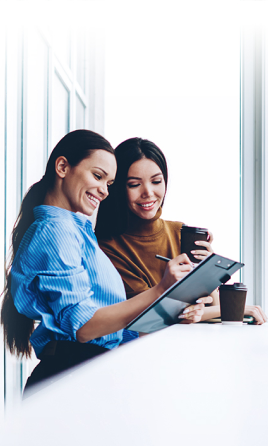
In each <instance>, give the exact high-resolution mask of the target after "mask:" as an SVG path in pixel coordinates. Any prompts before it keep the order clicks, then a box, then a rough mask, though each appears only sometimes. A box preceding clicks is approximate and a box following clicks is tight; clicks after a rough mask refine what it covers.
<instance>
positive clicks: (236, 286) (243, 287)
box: [219, 282, 247, 291]
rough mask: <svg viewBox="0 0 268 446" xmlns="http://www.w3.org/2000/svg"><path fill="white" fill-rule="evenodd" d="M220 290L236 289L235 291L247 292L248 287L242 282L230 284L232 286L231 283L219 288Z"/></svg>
mask: <svg viewBox="0 0 268 446" xmlns="http://www.w3.org/2000/svg"><path fill="white" fill-rule="evenodd" d="M219 289H228V290H231V289H234V290H241V291H247V287H246V285H244V284H243V283H241V282H235V283H230V284H229V283H225V284H222V285H221V286H220V287H219Z"/></svg>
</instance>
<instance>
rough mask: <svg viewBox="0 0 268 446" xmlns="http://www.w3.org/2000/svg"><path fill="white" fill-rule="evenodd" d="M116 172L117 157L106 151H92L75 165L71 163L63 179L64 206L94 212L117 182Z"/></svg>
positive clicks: (75, 210) (69, 208)
mask: <svg viewBox="0 0 268 446" xmlns="http://www.w3.org/2000/svg"><path fill="white" fill-rule="evenodd" d="M115 174H116V160H115V157H114V155H113V154H112V153H109V152H107V151H106V150H96V151H94V152H92V154H91V155H90V156H89V157H88V158H85V159H84V160H82V161H80V163H79V164H78V165H77V166H75V167H71V166H70V165H69V164H68V163H67V167H66V172H65V174H64V177H63V181H62V194H61V198H62V200H63V201H64V203H63V207H64V208H65V209H68V210H70V211H72V212H81V213H83V214H85V215H89V216H90V215H92V214H93V212H94V210H95V209H96V208H97V206H98V205H99V203H100V202H101V201H102V200H104V199H105V198H106V197H107V195H108V186H109V185H111V184H112V183H113V181H114V178H115ZM61 207H62V206H61Z"/></svg>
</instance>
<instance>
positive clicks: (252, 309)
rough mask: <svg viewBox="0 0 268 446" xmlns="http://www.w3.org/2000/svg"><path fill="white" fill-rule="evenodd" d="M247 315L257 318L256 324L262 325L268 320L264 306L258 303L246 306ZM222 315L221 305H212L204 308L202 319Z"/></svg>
mask: <svg viewBox="0 0 268 446" xmlns="http://www.w3.org/2000/svg"><path fill="white" fill-rule="evenodd" d="M244 314H245V316H252V317H254V319H255V324H257V325H261V324H264V323H265V322H267V316H266V314H265V313H264V312H263V310H262V308H261V307H259V306H258V305H246V306H245V313H244ZM219 317H221V309H220V305H215V306H210V307H205V308H204V313H203V316H202V317H201V321H206V320H208V319H215V318H219Z"/></svg>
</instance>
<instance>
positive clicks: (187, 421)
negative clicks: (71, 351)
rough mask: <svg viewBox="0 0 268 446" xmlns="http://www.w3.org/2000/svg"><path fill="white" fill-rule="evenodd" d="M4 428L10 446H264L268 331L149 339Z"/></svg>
mask: <svg viewBox="0 0 268 446" xmlns="http://www.w3.org/2000/svg"><path fill="white" fill-rule="evenodd" d="M5 424H6V426H5V429H4V431H3V430H2V432H1V434H0V438H1V445H3V446H15V445H23V446H24V445H26V444H27V446H31V445H35V446H36V445H38V446H43V445H46V446H54V445H60V446H61V445H66V446H67V445H82V444H83V445H84V444H87V445H92V446H99V445H100V446H106V445H107V446H113V445H115V446H123V445H124V446H158V445H167V446H169V445H174V444H175V445H177V444H178V445H182V446H188V445H217V446H221V445H225V446H226V445H228V446H233V445H234V446H240V445H241V446H242V445H243V446H247V445H250V446H255V445H257V446H260V445H267V444H268V324H265V325H263V326H250V325H243V326H241V327H235V326H223V325H221V324H215V325H210V324H195V325H174V326H172V327H170V328H167V329H165V330H162V331H160V332H157V333H154V334H153V335H149V336H145V337H143V338H141V339H139V340H137V341H134V342H132V343H129V345H126V346H124V347H121V348H119V349H117V350H116V351H113V352H111V353H107V354H106V355H104V356H102V357H100V358H97V359H94V360H93V361H91V362H88V363H86V364H83V365H82V366H79V367H78V368H76V369H74V370H72V371H68V372H67V373H66V374H65V376H64V377H61V379H59V380H58V381H56V382H54V383H53V384H51V385H50V386H49V387H47V388H46V389H43V390H40V391H39V392H38V393H36V394H35V395H33V396H32V397H31V398H29V399H28V400H26V401H25V402H24V403H22V407H21V408H19V409H18V411H17V412H16V413H15V414H13V416H12V417H10V418H7V420H6V421H5ZM15 429H16V430H15Z"/></svg>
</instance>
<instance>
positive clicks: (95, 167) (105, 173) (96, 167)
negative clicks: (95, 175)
mask: <svg viewBox="0 0 268 446" xmlns="http://www.w3.org/2000/svg"><path fill="white" fill-rule="evenodd" d="M93 169H99V170H101V171H102V172H103V173H104V175H106V177H108V173H107V172H105V170H103V169H102V168H101V167H98V166H94V167H93Z"/></svg>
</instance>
